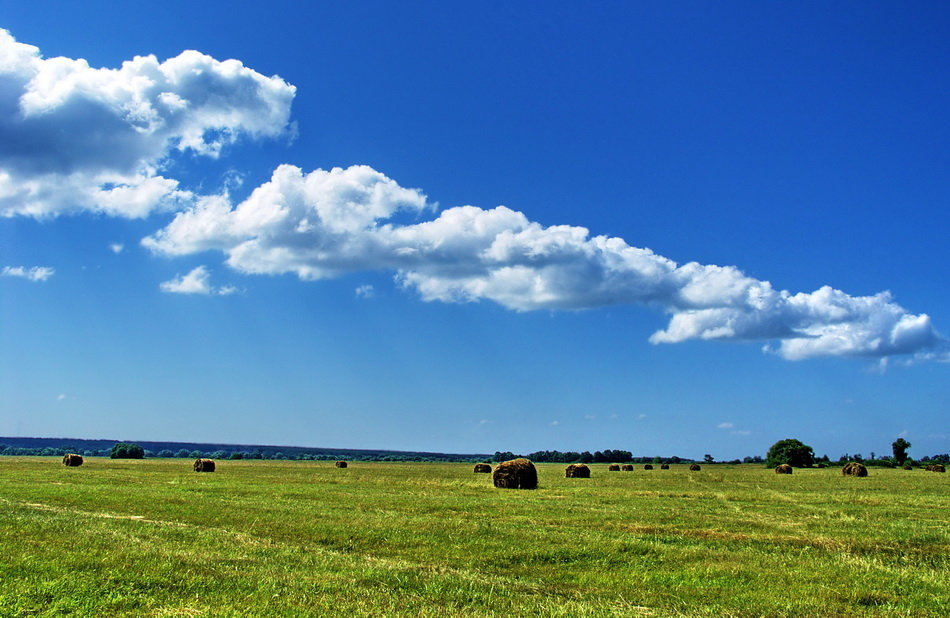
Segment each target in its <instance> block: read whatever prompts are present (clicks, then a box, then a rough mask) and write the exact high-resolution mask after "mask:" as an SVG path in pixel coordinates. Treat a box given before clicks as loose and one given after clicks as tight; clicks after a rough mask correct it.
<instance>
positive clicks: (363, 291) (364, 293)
mask: <svg viewBox="0 0 950 618" xmlns="http://www.w3.org/2000/svg"><path fill="white" fill-rule="evenodd" d="M375 294H376V290H375V289H374V288H373V286H371V285H369V284H367V285H360V286H357V287H356V296H357V297H358V298H372V297H373V295H375Z"/></svg>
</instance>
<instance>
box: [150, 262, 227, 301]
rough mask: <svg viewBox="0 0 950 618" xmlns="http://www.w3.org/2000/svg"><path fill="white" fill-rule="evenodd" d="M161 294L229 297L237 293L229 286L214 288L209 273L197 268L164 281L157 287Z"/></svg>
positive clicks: (205, 269)
mask: <svg viewBox="0 0 950 618" xmlns="http://www.w3.org/2000/svg"><path fill="white" fill-rule="evenodd" d="M159 288H161V290H162V291H163V292H169V293H173V294H204V295H206V296H208V295H212V294H213V295H217V296H229V295H231V294H234V293H236V292H237V291H238V289H237V288H236V287H234V286H231V285H226V286H223V287H220V288H216V287H214V286H212V285H211V273H209V272H208V269H207V268H205V267H204V266H198V267H196V268H194V269H192V270H191V272H189V273H187V274H185V275H179V276H177V277H175V278H174V279H172V280H171V281H165V282H163V283H161V284H160V285H159Z"/></svg>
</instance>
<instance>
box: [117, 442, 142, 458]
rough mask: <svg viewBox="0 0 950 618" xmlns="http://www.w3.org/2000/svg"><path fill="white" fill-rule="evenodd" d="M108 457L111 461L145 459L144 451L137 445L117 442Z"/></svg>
mask: <svg viewBox="0 0 950 618" xmlns="http://www.w3.org/2000/svg"><path fill="white" fill-rule="evenodd" d="M109 457H111V458H112V459H142V458H143V457H145V449H143V448H142V447H141V446H139V445H138V444H126V443H125V442H119V443H118V444H116V445H114V446H113V447H112V450H111V451H110V452H109Z"/></svg>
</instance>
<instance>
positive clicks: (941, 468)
mask: <svg viewBox="0 0 950 618" xmlns="http://www.w3.org/2000/svg"><path fill="white" fill-rule="evenodd" d="M946 471H947V469H946V468H945V467H944V466H943V464H931V465H929V466H927V472H946Z"/></svg>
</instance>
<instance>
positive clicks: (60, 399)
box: [56, 393, 66, 401]
mask: <svg viewBox="0 0 950 618" xmlns="http://www.w3.org/2000/svg"><path fill="white" fill-rule="evenodd" d="M65 399H66V393H60V394H59V395H56V401H63V400H65Z"/></svg>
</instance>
